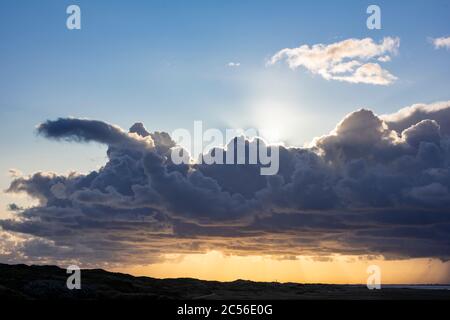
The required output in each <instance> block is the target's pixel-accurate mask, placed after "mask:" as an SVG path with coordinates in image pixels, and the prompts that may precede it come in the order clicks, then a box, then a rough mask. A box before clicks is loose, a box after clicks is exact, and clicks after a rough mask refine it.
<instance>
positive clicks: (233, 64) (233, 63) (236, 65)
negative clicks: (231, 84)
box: [228, 62, 241, 68]
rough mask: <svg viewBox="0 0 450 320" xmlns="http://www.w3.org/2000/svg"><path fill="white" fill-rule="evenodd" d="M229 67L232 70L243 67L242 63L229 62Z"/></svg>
mask: <svg viewBox="0 0 450 320" xmlns="http://www.w3.org/2000/svg"><path fill="white" fill-rule="evenodd" d="M228 66H229V67H232V68H237V67H240V66H241V63H240V62H228Z"/></svg>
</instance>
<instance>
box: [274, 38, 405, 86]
mask: <svg viewBox="0 0 450 320" xmlns="http://www.w3.org/2000/svg"><path fill="white" fill-rule="evenodd" d="M399 46H400V39H399V38H392V37H386V38H384V39H383V40H382V41H380V42H379V43H376V42H375V41H374V40H373V39H371V38H364V39H347V40H343V41H340V42H336V43H332V44H328V45H325V44H314V45H312V46H309V45H301V46H300V47H297V48H286V49H282V50H280V51H278V52H277V53H276V54H274V55H273V56H272V58H271V59H270V60H269V65H273V64H275V63H277V62H278V61H281V60H286V62H287V64H288V65H289V67H290V68H291V69H297V68H299V67H303V68H305V69H307V70H308V71H310V72H312V73H313V74H318V75H320V76H322V77H323V78H324V79H327V80H338V81H345V82H350V83H367V84H374V85H389V84H391V83H392V82H394V81H395V80H396V79H397V78H396V77H395V76H393V75H392V74H391V73H390V72H389V71H387V70H385V69H383V68H382V67H381V66H380V65H379V64H378V63H376V62H374V61H378V62H388V61H390V60H391V55H392V54H396V53H397V51H398V48H399Z"/></svg>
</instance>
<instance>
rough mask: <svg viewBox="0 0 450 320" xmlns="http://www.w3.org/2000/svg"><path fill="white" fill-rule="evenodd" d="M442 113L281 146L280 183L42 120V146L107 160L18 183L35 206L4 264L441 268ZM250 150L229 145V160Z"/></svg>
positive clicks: (145, 138)
mask: <svg viewBox="0 0 450 320" xmlns="http://www.w3.org/2000/svg"><path fill="white" fill-rule="evenodd" d="M449 112H450V102H439V103H435V104H430V105H425V104H417V105H413V106H411V107H407V108H404V109H402V110H400V111H399V112H397V113H394V114H390V115H384V116H378V115H376V114H375V113H373V112H372V111H371V110H368V109H360V110H357V111H355V112H352V113H350V114H349V115H347V116H346V117H345V118H344V119H343V120H342V121H341V122H340V123H338V124H337V126H336V128H335V129H334V130H333V131H332V132H330V133H329V134H326V135H324V136H322V137H318V138H316V139H314V141H313V142H312V143H311V145H310V146H309V147H306V148H296V147H291V148H286V147H280V170H279V173H278V174H277V175H274V176H261V175H260V170H259V169H260V167H261V165H260V164H246V165H238V164H236V165H214V164H213V165H207V164H199V163H197V164H196V163H193V164H189V165H175V164H174V163H172V162H171V160H170V157H169V152H170V150H171V148H173V147H175V143H174V142H173V141H172V139H171V138H170V136H169V135H168V134H167V133H162V132H154V133H151V132H148V131H147V130H146V129H145V128H144V126H143V124H141V123H137V124H135V125H133V126H132V128H131V129H130V132H125V131H124V130H122V129H120V128H118V127H116V126H112V125H109V124H107V123H104V122H101V121H91V120H83V119H58V120H55V121H47V122H45V124H44V125H41V126H39V127H38V131H39V132H40V133H41V134H42V135H44V136H46V137H49V138H52V139H60V140H70V141H79V142H89V141H94V142H100V143H104V144H107V145H108V146H109V147H108V152H107V154H108V161H107V162H106V163H105V165H104V166H103V167H102V168H100V169H99V170H96V171H92V172H90V173H88V174H79V173H71V174H68V175H58V174H55V173H49V172H37V173H35V174H32V175H30V176H16V177H14V179H13V181H12V182H11V185H10V186H9V188H8V190H7V192H10V193H19V192H23V193H26V194H28V195H29V196H31V197H34V198H35V199H37V200H38V201H39V204H38V205H36V206H33V207H30V208H20V207H18V206H15V207H14V210H13V211H12V212H13V215H14V217H13V218H11V219H4V220H0V226H1V229H2V230H3V231H2V233H1V234H0V241H1V243H2V247H3V250H1V251H0V259H1V260H3V261H9V262H11V261H27V262H44V261H45V262H46V263H63V262H64V263H65V262H66V261H77V263H80V264H81V265H96V266H98V265H102V264H105V265H107V266H111V265H112V264H122V265H124V264H140V263H143V264H145V263H151V262H153V261H157V260H158V259H160V258H161V255H162V254H165V253H197V252H205V251H207V250H211V249H215V250H221V251H223V252H226V253H227V252H228V253H235V254H267V255H272V256H279V257H288V256H296V255H313V256H317V257H321V256H329V255H332V254H339V253H341V254H348V255H384V256H385V257H438V258H441V259H443V260H447V259H449V253H450V211H449V209H448V208H450V122H449ZM150 141H151V142H150ZM251 143H255V141H254V140H252V141H247V140H245V138H235V139H233V140H231V141H230V142H229V144H228V146H227V148H225V149H224V150H223V151H224V157H226V152H227V151H229V150H232V149H233V148H237V146H238V145H239V144H244V145H245V146H246V148H247V149H248V148H249V146H250V144H251ZM261 143H262V142H261ZM213 150H214V149H213ZM213 150H211V152H214V151H213ZM14 239H21V240H20V241H19V240H14Z"/></svg>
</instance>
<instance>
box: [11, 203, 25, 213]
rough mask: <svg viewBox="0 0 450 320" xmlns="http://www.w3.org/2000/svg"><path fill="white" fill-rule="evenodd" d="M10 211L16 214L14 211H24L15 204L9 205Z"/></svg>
mask: <svg viewBox="0 0 450 320" xmlns="http://www.w3.org/2000/svg"><path fill="white" fill-rule="evenodd" d="M8 210H9V211H13V212H14V211H21V210H23V208H22V207H20V206H18V205H17V204H15V203H10V204H9V205H8Z"/></svg>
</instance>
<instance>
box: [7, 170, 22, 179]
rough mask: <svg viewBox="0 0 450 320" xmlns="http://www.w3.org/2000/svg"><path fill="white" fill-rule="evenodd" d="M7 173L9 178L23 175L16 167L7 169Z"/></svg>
mask: <svg viewBox="0 0 450 320" xmlns="http://www.w3.org/2000/svg"><path fill="white" fill-rule="evenodd" d="M8 174H9V176H10V177H11V178H18V177H21V176H23V173H22V172H21V171H20V170H17V169H14V168H12V169H9V170H8Z"/></svg>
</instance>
